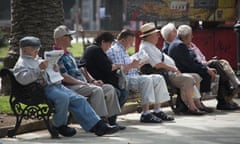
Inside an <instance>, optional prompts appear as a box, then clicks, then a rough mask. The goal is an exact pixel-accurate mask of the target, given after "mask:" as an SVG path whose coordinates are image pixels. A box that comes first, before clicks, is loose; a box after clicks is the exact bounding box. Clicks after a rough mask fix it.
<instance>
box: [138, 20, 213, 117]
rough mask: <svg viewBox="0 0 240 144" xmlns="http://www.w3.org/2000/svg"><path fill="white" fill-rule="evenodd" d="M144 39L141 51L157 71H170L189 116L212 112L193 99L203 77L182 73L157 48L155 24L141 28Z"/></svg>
mask: <svg viewBox="0 0 240 144" xmlns="http://www.w3.org/2000/svg"><path fill="white" fill-rule="evenodd" d="M140 30H141V32H142V35H140V37H141V38H142V39H143V40H142V41H141V43H140V51H141V50H144V51H145V52H146V53H147V54H148V55H149V59H148V63H149V64H150V65H151V66H152V67H153V68H155V69H164V70H167V71H168V75H169V80H170V81H171V82H172V83H173V84H174V85H175V86H176V87H178V88H179V89H180V91H181V98H182V100H183V101H184V103H185V104H186V106H187V107H188V110H187V111H185V110H184V111H182V112H184V113H185V112H186V113H187V114H193V115H202V114H204V113H205V111H207V112H210V110H209V109H207V108H206V107H204V106H203V105H202V103H200V101H199V97H197V98H196V99H193V91H194V86H196V87H197V88H199V87H200V82H201V80H202V79H201V77H200V76H199V75H198V74H195V73H191V74H189V73H181V72H180V71H179V70H178V68H177V67H176V65H175V62H174V60H173V59H172V58H171V57H169V56H168V55H166V54H164V53H163V52H161V51H160V49H159V48H157V47H156V44H157V42H158V39H159V36H160V33H159V30H158V29H156V27H155V24H154V23H146V24H144V25H142V26H141V28H140Z"/></svg>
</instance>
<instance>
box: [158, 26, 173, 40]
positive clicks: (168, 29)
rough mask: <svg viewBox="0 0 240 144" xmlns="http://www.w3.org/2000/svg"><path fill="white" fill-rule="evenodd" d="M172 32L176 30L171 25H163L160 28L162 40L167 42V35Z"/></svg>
mask: <svg viewBox="0 0 240 144" xmlns="http://www.w3.org/2000/svg"><path fill="white" fill-rule="evenodd" d="M174 30H176V27H175V25H174V24H173V23H168V24H166V25H164V26H163V27H162V28H161V34H162V37H163V39H164V40H167V39H168V37H169V34H170V33H171V32H172V31H174Z"/></svg>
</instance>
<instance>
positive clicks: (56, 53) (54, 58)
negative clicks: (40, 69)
mask: <svg viewBox="0 0 240 144" xmlns="http://www.w3.org/2000/svg"><path fill="white" fill-rule="evenodd" d="M63 54H64V51H63V50H52V51H45V52H44V59H45V60H47V61H48V67H47V69H46V73H47V82H48V84H53V83H56V82H59V81H61V80H63V77H62V75H61V73H60V72H59V71H58V72H56V71H54V66H55V65H56V64H57V63H58V60H59V59H60V58H61V56H62V55H63Z"/></svg>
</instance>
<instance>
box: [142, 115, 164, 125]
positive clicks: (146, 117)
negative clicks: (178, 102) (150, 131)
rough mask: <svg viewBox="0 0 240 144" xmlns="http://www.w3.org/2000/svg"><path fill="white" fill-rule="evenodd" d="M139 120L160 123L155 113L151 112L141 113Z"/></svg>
mask: <svg viewBox="0 0 240 144" xmlns="http://www.w3.org/2000/svg"><path fill="white" fill-rule="evenodd" d="M140 122H143V123H162V120H161V119H160V118H158V117H156V116H155V115H153V114H152V113H149V114H146V115H144V114H142V115H141V118H140Z"/></svg>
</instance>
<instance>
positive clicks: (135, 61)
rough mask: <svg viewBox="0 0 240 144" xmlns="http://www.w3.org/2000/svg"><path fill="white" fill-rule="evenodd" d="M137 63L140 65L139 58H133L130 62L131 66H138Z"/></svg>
mask: <svg viewBox="0 0 240 144" xmlns="http://www.w3.org/2000/svg"><path fill="white" fill-rule="evenodd" d="M139 65H140V60H133V62H132V63H131V67H132V68H139Z"/></svg>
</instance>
